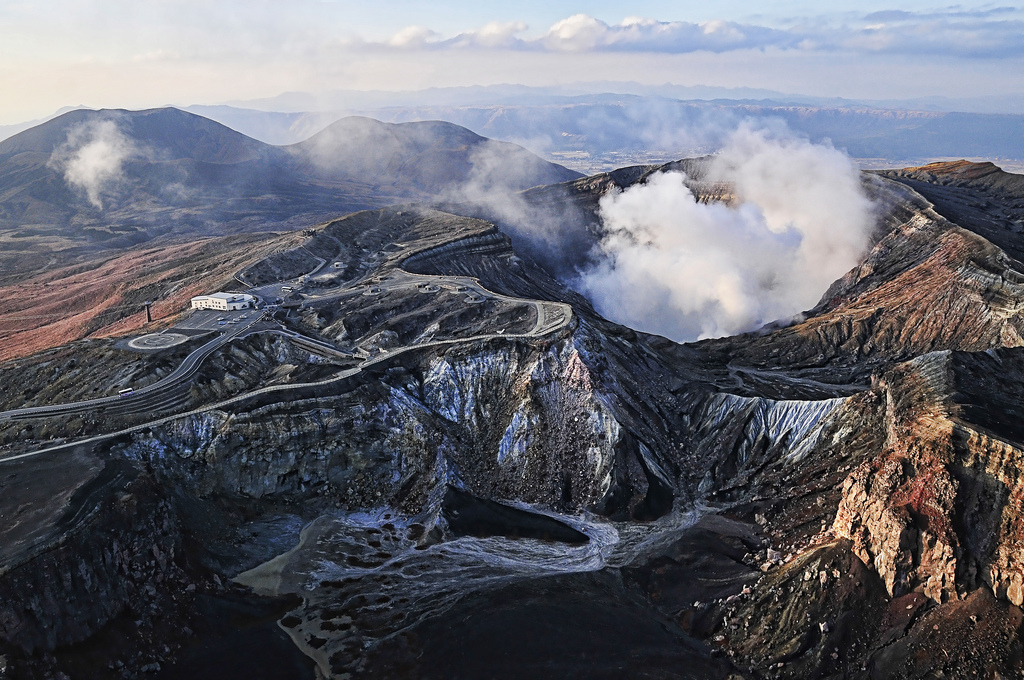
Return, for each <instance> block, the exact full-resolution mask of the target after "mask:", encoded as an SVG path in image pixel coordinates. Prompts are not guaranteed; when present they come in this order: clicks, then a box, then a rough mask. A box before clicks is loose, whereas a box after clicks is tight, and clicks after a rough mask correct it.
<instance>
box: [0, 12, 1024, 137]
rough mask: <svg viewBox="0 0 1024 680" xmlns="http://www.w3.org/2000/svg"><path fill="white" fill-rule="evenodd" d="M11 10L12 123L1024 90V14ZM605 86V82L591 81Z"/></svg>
mask: <svg viewBox="0 0 1024 680" xmlns="http://www.w3.org/2000/svg"><path fill="white" fill-rule="evenodd" d="M629 12H630V13H631V15H630V16H627V15H626V13H625V12H624V10H623V9H622V7H621V6H620V5H619V4H616V5H612V4H611V3H608V2H598V3H587V4H586V5H583V4H582V3H569V2H548V3H539V2H526V3H516V4H515V6H508V5H504V4H497V3H476V4H473V3H469V2H466V1H464V0H460V1H459V2H449V3H445V4H444V5H443V6H441V7H438V6H437V5H436V4H427V3H424V2H419V1H411V0H410V1H403V2H397V3H391V4H389V5H388V7H387V8H376V7H370V6H365V5H362V4H358V3H353V2H348V1H328V0H301V1H299V2H296V3H291V4H289V5H288V6H287V7H285V6H284V5H281V4H278V3H273V2H257V3H247V4H244V5H243V4H241V3H238V2H220V3H213V4H211V3H200V2H197V1H196V0H165V1H163V2H150V3H128V2H124V1H123V0H115V1H113V2H105V3H103V4H102V5H98V4H96V3H80V2H70V1H69V0H57V1H55V2H50V3H43V4H33V3H27V2H11V3H5V4H4V5H3V6H0V45H2V46H0V55H2V57H0V87H2V88H3V90H4V91H5V92H8V93H14V94H15V96H8V97H5V98H4V99H3V102H2V103H0V125H9V124H15V123H22V122H25V121H28V120H36V119H40V118H43V117H45V116H48V115H51V114H52V113H53V112H54V111H56V110H58V109H61V108H62V107H68V106H76V105H85V106H88V107H95V108H129V109H138V108H151V107H158V106H163V105H168V104H174V105H179V106H187V105H214V104H223V103H227V102H239V101H242V102H244V101H251V100H259V99H269V98H274V97H277V96H279V95H281V94H282V93H288V92H299V93H311V94H313V95H314V96H316V95H322V94H325V93H330V92H333V91H339V90H358V91H383V92H388V91H391V92H417V91H423V90H428V89H429V88H445V87H469V86H474V85H495V84H506V83H507V84H520V85H526V86H532V87H558V86H568V85H573V84H579V83H587V82H601V81H604V82H608V81H621V82H634V83H637V84H638V85H645V86H652V85H662V84H666V83H667V84H672V85H675V86H680V87H694V86H705V87H713V88H753V89H756V90H768V91H775V92H781V93H786V94H791V95H802V96H808V97H842V98H847V99H856V100H862V99H867V100H891V99H901V100H913V99H918V98H928V97H945V98H949V99H971V98H993V97H1001V96H1006V95H1020V94H1022V93H1024V41H1021V40H1020V36H1021V35H1022V34H1024V30H1022V29H1024V8H1022V7H1021V6H1020V5H995V4H991V3H968V4H961V5H955V6H948V5H941V4H939V3H934V2H921V1H918V2H911V3H907V2H904V3H901V4H900V6H899V7H898V8H897V7H895V6H893V5H892V4H889V3H882V2H870V3H867V4H863V3H862V4H858V5H854V4H852V3H842V4H838V5H835V6H832V7H830V9H829V10H827V11H823V10H821V9H820V8H819V7H818V6H817V5H812V4H811V3H807V2H796V1H790V2H784V3H774V4H773V5H771V6H770V7H765V6H763V5H755V4H753V3H750V2H739V1H735V2H727V3H719V4H716V5H715V6H714V7H713V8H712V7H709V6H707V5H704V4H699V3H692V2H688V3H668V2H658V1H645V2H639V3H633V4H632V5H630V7H629ZM595 74H599V77H597V78H595Z"/></svg>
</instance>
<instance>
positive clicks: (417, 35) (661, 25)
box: [367, 8, 1024, 57]
mask: <svg viewBox="0 0 1024 680" xmlns="http://www.w3.org/2000/svg"><path fill="white" fill-rule="evenodd" d="M1003 10H1006V11H1003ZM1003 10H1001V11H997V12H991V11H989V12H959V11H949V12H946V13H927V14H924V13H920V14H919V13H912V12H904V11H890V12H876V13H873V14H869V15H866V16H861V17H852V18H850V17H846V18H845V20H844V21H840V22H835V21H827V20H824V19H818V20H810V21H805V22H802V23H801V24H799V25H794V26H792V27H790V28H776V27H770V26H764V25H757V24H744V23H738V22H734V21H726V20H722V19H716V20H711V21H705V22H700V23H690V22H686V21H658V20H655V19H651V18H646V17H635V16H633V17H627V18H625V19H623V20H622V21H621V22H620V23H618V24H608V23H606V22H604V21H601V20H599V19H597V18H595V17H593V16H590V15H588V14H574V15H572V16H569V17H567V18H565V19H562V20H560V21H557V22H555V23H554V24H553V25H552V26H551V27H550V28H549V29H548V30H547V31H546V32H545V33H544V34H543V35H540V36H539V37H534V38H522V37H520V35H521V34H523V33H524V32H525V31H526V30H527V26H526V24H524V23H522V22H512V23H499V22H494V23H490V24H487V25H486V26H484V27H483V28H480V29H477V30H473V31H467V32H465V33H461V34H459V35H457V36H455V37H454V38H449V39H444V38H442V37H441V36H440V35H439V34H438V33H435V32H434V31H431V30H429V29H426V28H423V27H420V26H411V27H408V28H405V29H403V30H402V31H400V32H398V33H396V34H395V35H394V36H392V37H391V38H390V39H389V40H388V41H387V42H386V43H385V45H386V46H391V47H399V48H403V49H409V48H418V49H428V48H429V49H467V48H475V49H516V50H542V51H552V52H584V53H585V52H604V51H610V52H652V53H670V54H671V53H687V52H699V51H707V52H715V53H719V52H729V51H736V50H750V49H755V50H764V49H767V48H778V49H784V50H798V51H848V52H853V53H858V52H860V53H881V54H885V53H893V54H897V53H899V54H907V53H910V54H920V53H938V54H944V55H959V56H964V57H1008V56H1016V55H1021V54H1024V41H1022V40H1020V36H1021V35H1024V19H1022V17H1021V12H1018V11H1016V10H1012V8H1003ZM367 44H372V43H367Z"/></svg>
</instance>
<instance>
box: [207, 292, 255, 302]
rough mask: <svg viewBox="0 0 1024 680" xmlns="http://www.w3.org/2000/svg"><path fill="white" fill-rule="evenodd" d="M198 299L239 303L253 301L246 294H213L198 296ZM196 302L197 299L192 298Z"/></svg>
mask: <svg viewBox="0 0 1024 680" xmlns="http://www.w3.org/2000/svg"><path fill="white" fill-rule="evenodd" d="M196 297H197V298H217V299H218V300H224V301H225V302H237V301H239V300H251V299H253V298H252V296H251V295H246V294H245V293H211V294H210V295H197V296H196ZM192 299H193V300H195V299H196V298H192Z"/></svg>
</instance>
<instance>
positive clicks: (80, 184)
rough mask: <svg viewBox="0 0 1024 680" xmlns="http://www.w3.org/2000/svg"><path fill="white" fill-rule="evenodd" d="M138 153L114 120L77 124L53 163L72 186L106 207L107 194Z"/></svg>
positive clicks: (55, 151)
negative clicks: (124, 166) (130, 160)
mask: <svg viewBox="0 0 1024 680" xmlns="http://www.w3.org/2000/svg"><path fill="white" fill-rule="evenodd" d="M135 154H136V149H135V147H134V145H133V144H132V142H131V140H129V139H128V138H127V137H125V136H124V134H123V133H122V132H121V130H120V129H119V128H118V126H117V123H116V122H115V121H113V120H101V121H90V122H88V123H82V124H79V125H76V126H74V127H73V128H71V129H70V130H69V131H68V136H67V140H66V141H65V142H64V144H62V145H61V146H59V147H57V148H56V149H55V150H54V151H53V154H52V155H51V156H50V161H49V163H48V165H49V167H51V168H54V169H57V170H59V171H60V172H62V173H63V175H64V180H65V181H66V182H67V183H68V184H69V185H70V186H72V187H74V188H76V189H79V190H81V191H84V192H85V195H86V198H88V199H89V202H90V203H91V204H93V205H94V206H96V208H98V209H100V210H102V209H103V197H104V195H106V194H109V193H111V192H112V191H113V190H114V189H116V188H117V186H118V184H119V183H120V181H121V179H122V174H121V167H122V165H123V164H124V162H125V161H126V160H128V159H129V158H131V157H132V156H134V155H135Z"/></svg>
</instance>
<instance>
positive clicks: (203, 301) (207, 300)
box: [192, 293, 256, 312]
mask: <svg viewBox="0 0 1024 680" xmlns="http://www.w3.org/2000/svg"><path fill="white" fill-rule="evenodd" d="M255 302H256V298H254V297H253V296H252V295H246V294H245V293H213V294H212V295H197V296H196V297H194V298H192V309H219V310H220V311H222V312H233V311H235V310H236V309H248V308H250V307H252V306H253V304H254V303H255Z"/></svg>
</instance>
